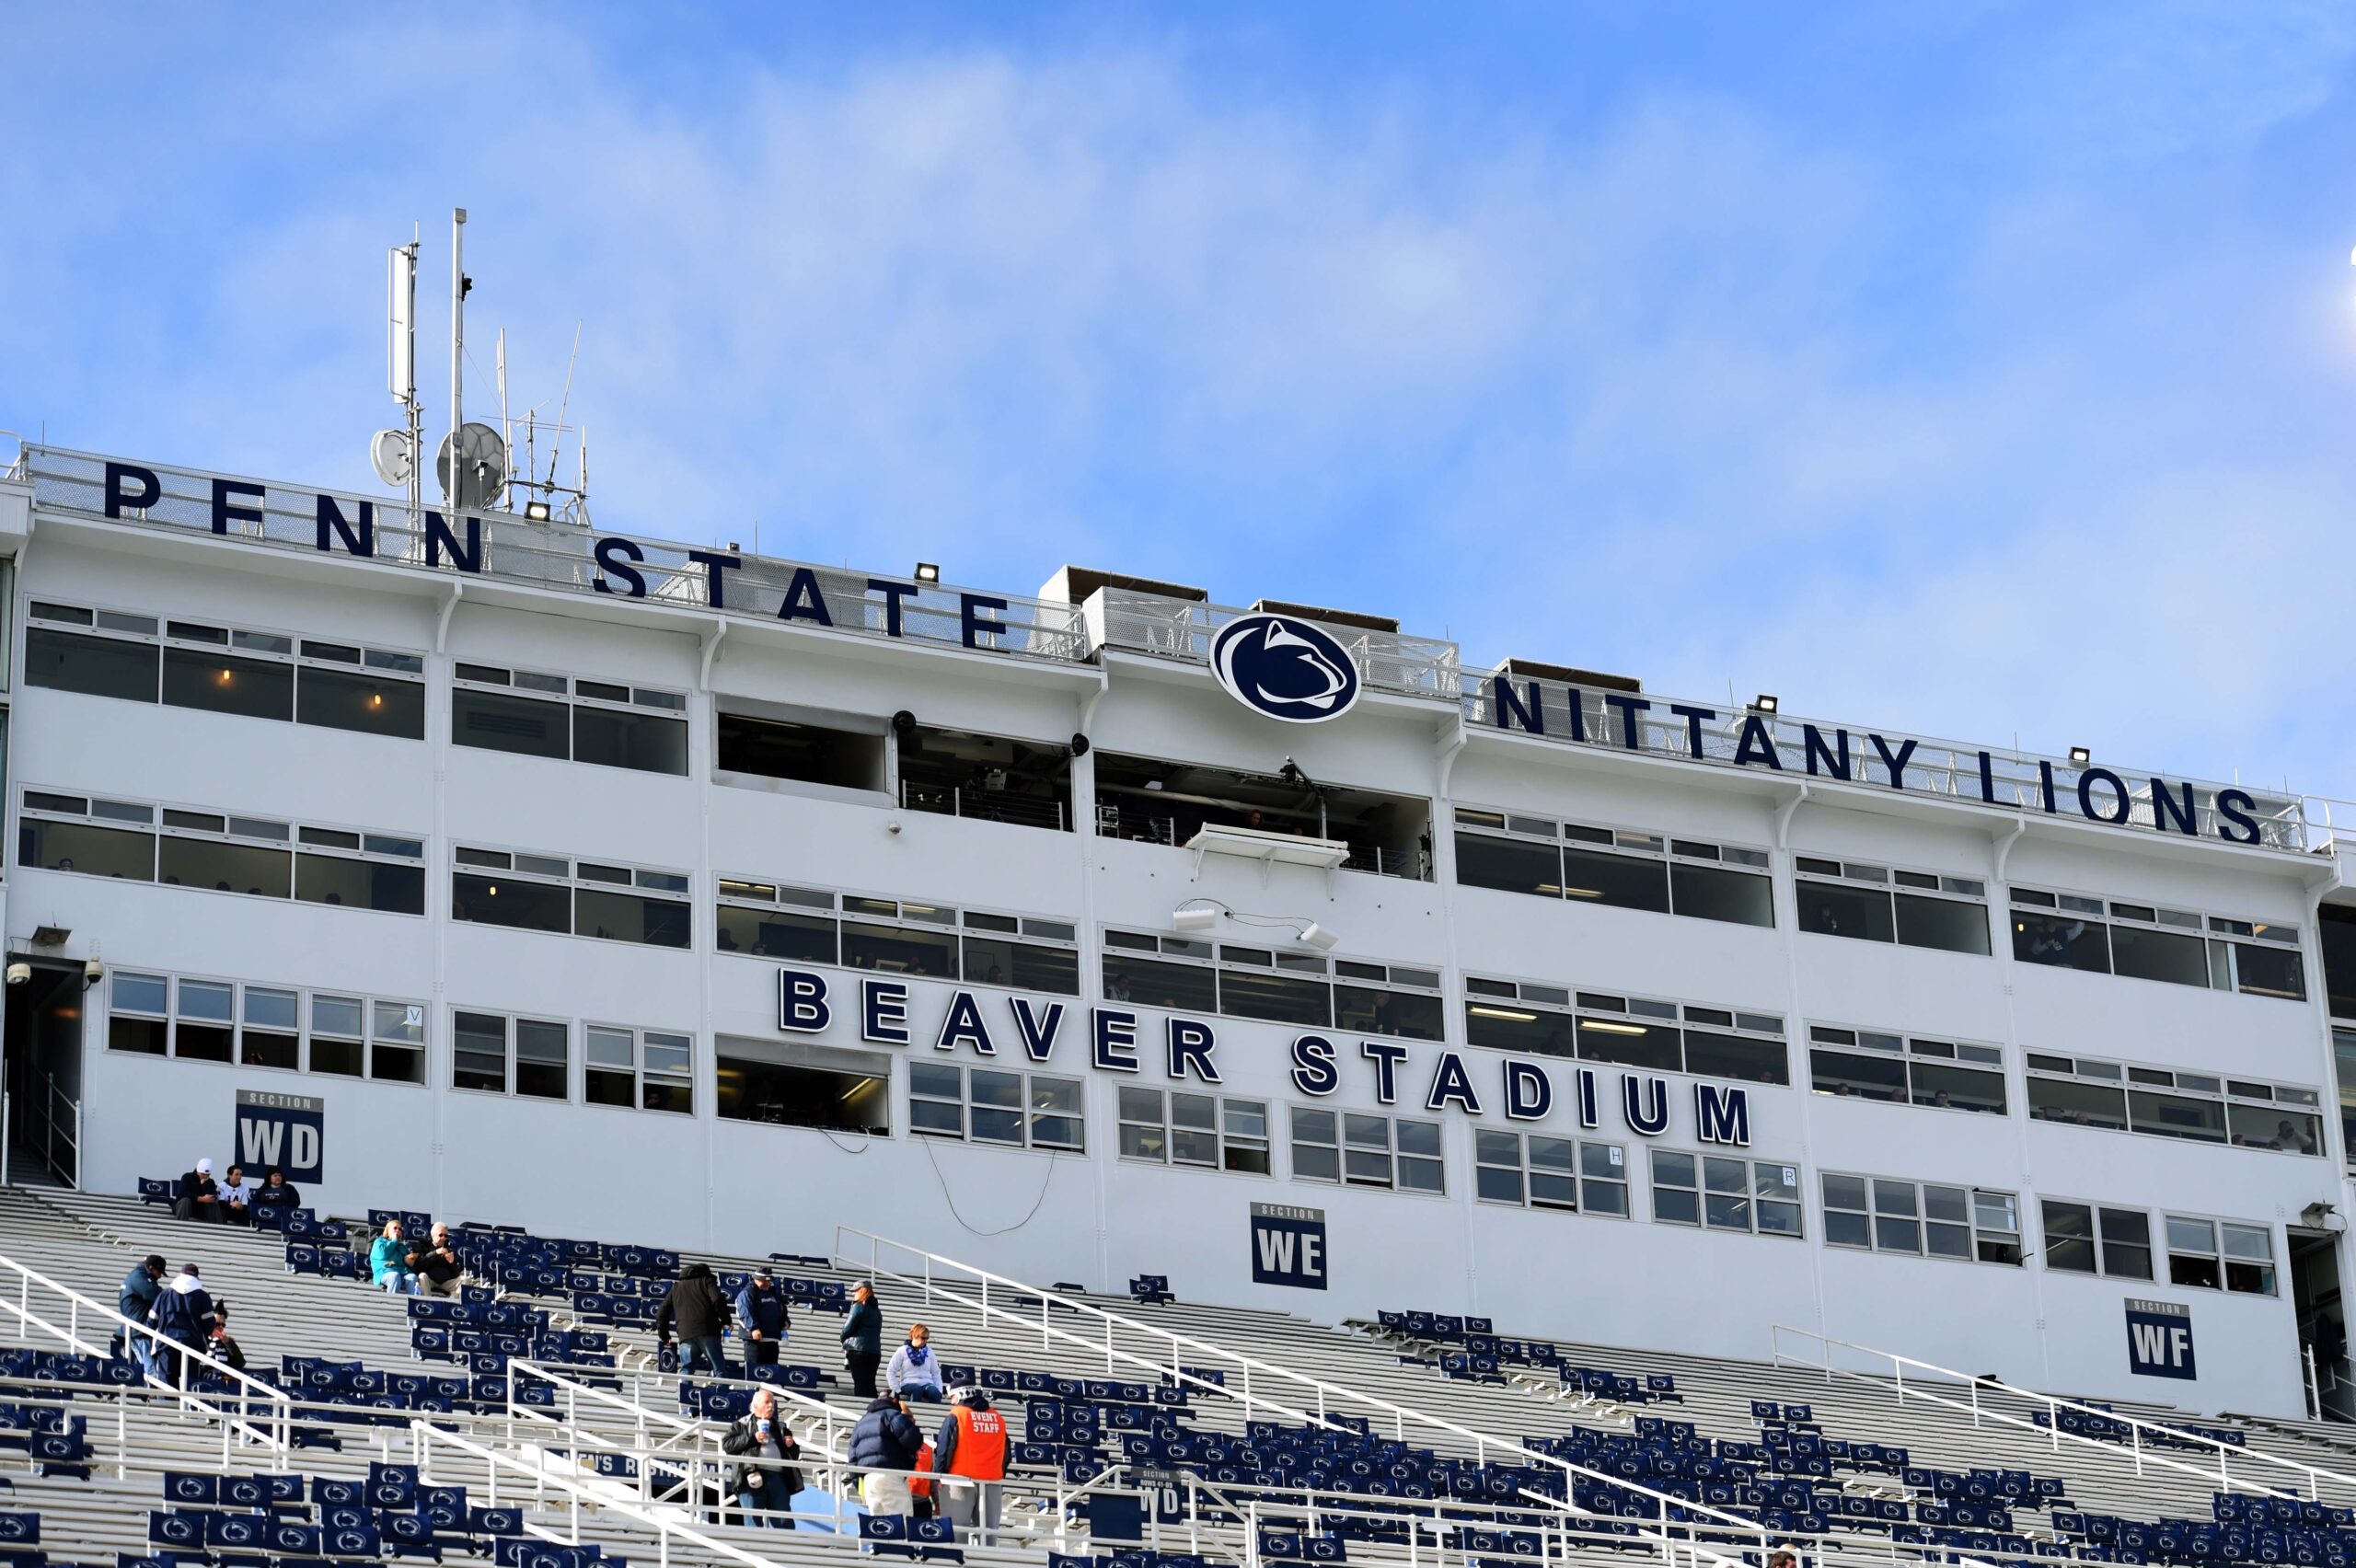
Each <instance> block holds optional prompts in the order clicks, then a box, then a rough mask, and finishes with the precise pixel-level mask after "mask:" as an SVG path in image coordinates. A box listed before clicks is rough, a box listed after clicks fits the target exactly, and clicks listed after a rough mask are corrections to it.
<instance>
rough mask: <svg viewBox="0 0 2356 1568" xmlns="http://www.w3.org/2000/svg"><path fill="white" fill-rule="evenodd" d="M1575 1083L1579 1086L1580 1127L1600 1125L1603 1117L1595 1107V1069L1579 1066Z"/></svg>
mask: <svg viewBox="0 0 2356 1568" xmlns="http://www.w3.org/2000/svg"><path fill="white" fill-rule="evenodd" d="M1577 1083H1578V1088H1579V1125H1580V1126H1582V1127H1600V1126H1601V1125H1603V1119H1602V1117H1601V1116H1600V1115H1598V1114H1597V1113H1596V1107H1595V1069H1594V1068H1593V1067H1581V1068H1580V1069H1579V1075H1578V1078H1577Z"/></svg>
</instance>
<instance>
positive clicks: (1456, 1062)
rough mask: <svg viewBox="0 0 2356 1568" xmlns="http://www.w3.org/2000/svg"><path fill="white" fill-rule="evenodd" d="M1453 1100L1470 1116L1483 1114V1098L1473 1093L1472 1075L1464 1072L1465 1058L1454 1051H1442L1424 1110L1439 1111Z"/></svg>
mask: <svg viewBox="0 0 2356 1568" xmlns="http://www.w3.org/2000/svg"><path fill="white" fill-rule="evenodd" d="M1451 1100H1453V1101H1456V1103H1457V1104H1459V1105H1461V1106H1462V1107H1463V1108H1464V1113H1465V1114H1466V1115H1468V1116H1478V1115H1479V1114H1480V1113H1481V1097H1480V1096H1479V1095H1477V1094H1475V1093H1473V1092H1472V1074H1471V1073H1468V1072H1466V1071H1465V1070H1464V1058H1463V1057H1461V1056H1460V1055H1457V1054H1456V1053H1455V1052H1453V1051H1442V1052H1441V1053H1440V1054H1439V1066H1437V1067H1435V1068H1433V1069H1432V1087H1431V1090H1430V1091H1429V1092H1428V1093H1426V1095H1425V1096H1424V1109H1425V1110H1426V1111H1437V1110H1438V1109H1439V1108H1440V1107H1441V1106H1443V1105H1445V1104H1447V1103H1448V1102H1449V1101H1451Z"/></svg>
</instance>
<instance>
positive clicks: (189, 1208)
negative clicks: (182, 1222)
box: [172, 1159, 221, 1220]
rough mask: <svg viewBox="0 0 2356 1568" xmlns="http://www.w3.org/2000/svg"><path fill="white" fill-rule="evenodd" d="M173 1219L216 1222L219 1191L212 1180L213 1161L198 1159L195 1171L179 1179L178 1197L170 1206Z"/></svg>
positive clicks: (218, 1208) (218, 1212) (219, 1203)
mask: <svg viewBox="0 0 2356 1568" xmlns="http://www.w3.org/2000/svg"><path fill="white" fill-rule="evenodd" d="M172 1217H173V1218H174V1219H204V1220H216V1219H219V1218H220V1217H221V1189H220V1187H219V1185H218V1184H216V1183H215V1182H214V1180H213V1161H212V1160H211V1159H200V1160H198V1161H197V1162H196V1169H195V1170H191V1171H190V1172H189V1173H188V1174H187V1175H185V1176H183V1177H181V1178H180V1195H179V1201H178V1202H176V1203H174V1204H173V1205H172Z"/></svg>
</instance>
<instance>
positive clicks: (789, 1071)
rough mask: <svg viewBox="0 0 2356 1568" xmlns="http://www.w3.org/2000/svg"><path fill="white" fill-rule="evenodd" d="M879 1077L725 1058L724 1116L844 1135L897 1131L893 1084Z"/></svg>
mask: <svg viewBox="0 0 2356 1568" xmlns="http://www.w3.org/2000/svg"><path fill="white" fill-rule="evenodd" d="M887 1072H888V1068H886V1067H885V1066H883V1065H882V1064H880V1063H879V1064H878V1065H877V1068H876V1070H875V1071H874V1072H873V1073H849V1072H834V1071H829V1070H827V1069H826V1068H823V1067H807V1066H790V1065H787V1064H784V1063H780V1062H763V1061H757V1060H755V1059H753V1058H751V1057H746V1056H738V1055H729V1053H728V1052H727V1050H726V1048H725V1047H723V1048H722V1050H721V1052H720V1101H719V1105H720V1114H721V1115H722V1116H723V1117H725V1118H726V1119H727V1120H729V1121H732V1122H768V1123H770V1124H774V1125H777V1126H780V1127H822V1128H826V1129H827V1130H829V1131H832V1132H839V1133H872V1134H875V1135H877V1136H883V1135H885V1134H888V1133H889V1132H890V1131H891V1130H892V1117H891V1109H890V1104H891V1096H890V1092H889V1091H890V1088H891V1079H890V1078H889V1077H887V1076H886V1074H887Z"/></svg>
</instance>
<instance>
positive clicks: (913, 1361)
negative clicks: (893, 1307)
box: [883, 1323, 941, 1404]
mask: <svg viewBox="0 0 2356 1568" xmlns="http://www.w3.org/2000/svg"><path fill="white" fill-rule="evenodd" d="M931 1342H932V1336H931V1334H930V1333H929V1332H926V1329H925V1326H924V1325H923V1324H922V1323H910V1324H909V1325H908V1343H906V1344H904V1345H902V1346H901V1347H900V1348H899V1349H897V1350H895V1351H894V1352H893V1353H892V1365H891V1366H889V1367H887V1368H886V1369H885V1370H884V1373H883V1378H884V1381H885V1382H886V1383H888V1384H889V1385H890V1386H891V1389H892V1391H893V1392H894V1393H895V1394H897V1395H898V1396H899V1397H900V1398H902V1399H904V1400H916V1401H921V1402H924V1403H927V1404H939V1403H940V1402H941V1360H940V1358H939V1357H938V1356H936V1355H933V1354H932V1343H931Z"/></svg>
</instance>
